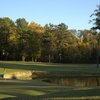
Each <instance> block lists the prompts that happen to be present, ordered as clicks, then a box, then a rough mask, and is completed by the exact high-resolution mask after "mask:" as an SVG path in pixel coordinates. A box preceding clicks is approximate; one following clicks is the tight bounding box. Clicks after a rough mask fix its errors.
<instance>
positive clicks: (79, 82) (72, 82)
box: [43, 77, 100, 87]
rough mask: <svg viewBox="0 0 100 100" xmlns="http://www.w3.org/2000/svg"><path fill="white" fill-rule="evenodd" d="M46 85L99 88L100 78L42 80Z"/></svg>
mask: <svg viewBox="0 0 100 100" xmlns="http://www.w3.org/2000/svg"><path fill="white" fill-rule="evenodd" d="M43 81H45V82H48V83H54V84H58V85H62V86H79V87H89V86H100V77H99V78H96V77H87V78H53V79H45V80H43Z"/></svg>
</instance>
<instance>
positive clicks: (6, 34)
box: [0, 17, 14, 60]
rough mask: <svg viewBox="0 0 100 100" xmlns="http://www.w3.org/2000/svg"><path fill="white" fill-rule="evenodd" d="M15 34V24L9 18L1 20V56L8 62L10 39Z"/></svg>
mask: <svg viewBox="0 0 100 100" xmlns="http://www.w3.org/2000/svg"><path fill="white" fill-rule="evenodd" d="M12 34H14V22H13V21H12V20H11V19H10V18H8V17H4V18H0V54H1V59H2V57H3V56H4V57H5V59H6V60H7V57H8V54H9V48H10V38H11V35H12Z"/></svg>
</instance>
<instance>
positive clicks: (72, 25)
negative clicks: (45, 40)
mask: <svg viewBox="0 0 100 100" xmlns="http://www.w3.org/2000/svg"><path fill="white" fill-rule="evenodd" d="M98 4H100V1H99V0H0V17H10V18H11V19H13V20H14V21H15V20H16V19H17V18H25V19H26V20H27V21H28V22H32V21H34V22H37V23H39V24H41V25H45V24H48V23H52V24H59V23H61V22H63V23H65V24H66V25H68V27H69V29H90V28H91V27H92V24H89V23H88V22H89V20H90V19H91V18H90V15H91V14H92V13H93V11H94V10H95V9H96V5H98Z"/></svg>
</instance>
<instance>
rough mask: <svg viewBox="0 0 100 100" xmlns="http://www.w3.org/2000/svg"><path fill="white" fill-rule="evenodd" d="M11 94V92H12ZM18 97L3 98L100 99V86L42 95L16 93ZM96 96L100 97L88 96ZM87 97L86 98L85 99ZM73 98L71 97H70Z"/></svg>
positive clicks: (37, 99)
mask: <svg viewBox="0 0 100 100" xmlns="http://www.w3.org/2000/svg"><path fill="white" fill-rule="evenodd" d="M8 94H9V93H8ZM10 95H11V94H10ZM13 95H14V94H13ZM14 96H16V97H14V98H4V99H1V100H49V99H50V100H57V99H56V98H59V100H63V99H64V100H68V98H73V99H72V100H74V99H75V98H78V100H81V99H82V100H100V88H99V89H93V88H91V89H87V90H74V89H71V90H70V89H68V90H66V89H65V90H63V91H59V92H54V93H48V94H45V95H40V96H29V95H20V96H19V95H14ZM93 96H94V97H96V96H98V97H99V98H94V99H88V97H91V98H92V97H93ZM53 98H55V99H53ZM65 98H66V99H65ZM84 98H85V99H84ZM70 100H71V99H70ZM75 100H77V99H75Z"/></svg>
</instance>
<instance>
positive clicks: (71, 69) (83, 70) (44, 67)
mask: <svg viewBox="0 0 100 100" xmlns="http://www.w3.org/2000/svg"><path fill="white" fill-rule="evenodd" d="M4 69H6V72H14V71H28V70H29V71H32V72H48V73H58V74H59V73H61V74H64V75H65V76H100V68H96V64H53V63H50V64H49V63H34V62H14V61H13V62H12V61H9V62H8V61H7V62H5V61H0V74H2V73H4Z"/></svg>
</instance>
